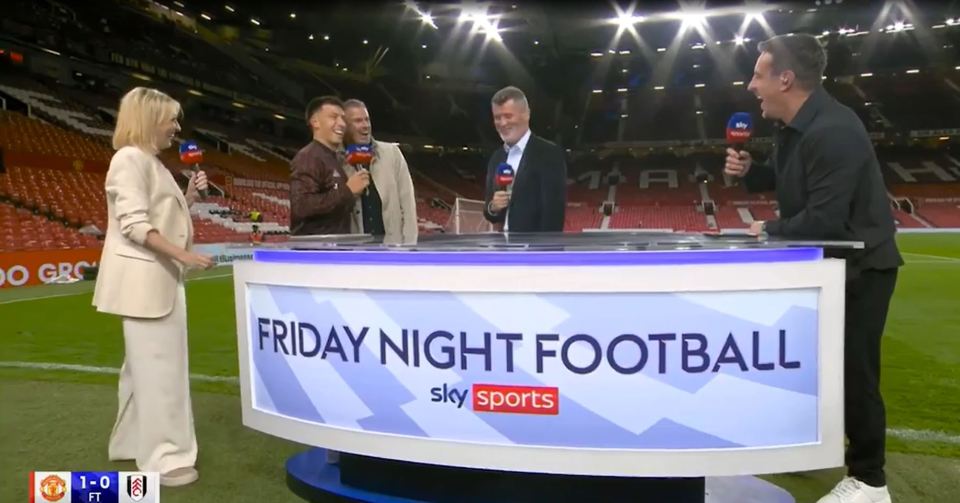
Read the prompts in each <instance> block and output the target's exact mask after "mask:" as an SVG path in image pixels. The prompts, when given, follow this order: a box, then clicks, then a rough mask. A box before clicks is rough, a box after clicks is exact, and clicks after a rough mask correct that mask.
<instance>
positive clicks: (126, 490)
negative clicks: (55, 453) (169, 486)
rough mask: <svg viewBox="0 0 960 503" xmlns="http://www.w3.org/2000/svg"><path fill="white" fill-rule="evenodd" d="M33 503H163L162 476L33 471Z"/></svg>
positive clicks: (126, 473) (129, 473) (137, 473)
mask: <svg viewBox="0 0 960 503" xmlns="http://www.w3.org/2000/svg"><path fill="white" fill-rule="evenodd" d="M30 503H160V474H159V473H156V472H31V473H30Z"/></svg>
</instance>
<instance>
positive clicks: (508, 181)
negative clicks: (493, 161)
mask: <svg viewBox="0 0 960 503" xmlns="http://www.w3.org/2000/svg"><path fill="white" fill-rule="evenodd" d="M513 175H514V172H513V166H511V165H509V164H507V163H505V162H501V163H500V165H499V166H497V177H496V180H495V182H496V184H497V187H500V190H509V189H510V187H511V185H513Z"/></svg>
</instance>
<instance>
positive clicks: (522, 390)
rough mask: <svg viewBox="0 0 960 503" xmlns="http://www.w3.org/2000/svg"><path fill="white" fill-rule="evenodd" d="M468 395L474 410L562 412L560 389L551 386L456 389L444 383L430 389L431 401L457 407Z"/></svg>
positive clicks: (552, 414) (488, 386) (460, 406)
mask: <svg viewBox="0 0 960 503" xmlns="http://www.w3.org/2000/svg"><path fill="white" fill-rule="evenodd" d="M468 397H470V398H471V400H470V404H471V409H473V411H474V412H497V413H503V414H538V415H544V416H556V415H558V414H559V413H560V389H559V388H554V387H549V386H509V385H503V384H474V385H473V386H471V387H470V388H457V387H455V386H449V385H447V384H444V385H443V386H437V387H436V388H431V389H430V401H431V402H436V403H442V404H450V405H453V406H455V407H456V408H458V409H460V408H463V406H464V405H465V404H466V402H467V398H468Z"/></svg>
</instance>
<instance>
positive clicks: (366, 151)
mask: <svg viewBox="0 0 960 503" xmlns="http://www.w3.org/2000/svg"><path fill="white" fill-rule="evenodd" d="M346 151H347V164H349V165H351V166H363V167H365V168H369V167H370V163H372V162H373V149H371V148H370V145H356V144H354V145H347V148H346Z"/></svg>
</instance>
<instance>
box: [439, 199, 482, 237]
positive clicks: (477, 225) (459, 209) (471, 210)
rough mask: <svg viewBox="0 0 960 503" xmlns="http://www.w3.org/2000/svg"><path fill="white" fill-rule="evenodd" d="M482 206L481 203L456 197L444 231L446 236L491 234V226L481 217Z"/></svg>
mask: <svg viewBox="0 0 960 503" xmlns="http://www.w3.org/2000/svg"><path fill="white" fill-rule="evenodd" d="M483 205H484V202H483V201H478V200H476V199H465V198H462V197H458V198H457V200H456V202H454V203H453V210H452V211H451V212H450V220H449V221H448V222H447V227H446V229H445V231H446V232H447V233H448V234H477V233H482V232H492V231H493V225H492V224H491V223H490V222H488V221H487V219H486V218H484V216H483Z"/></svg>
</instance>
